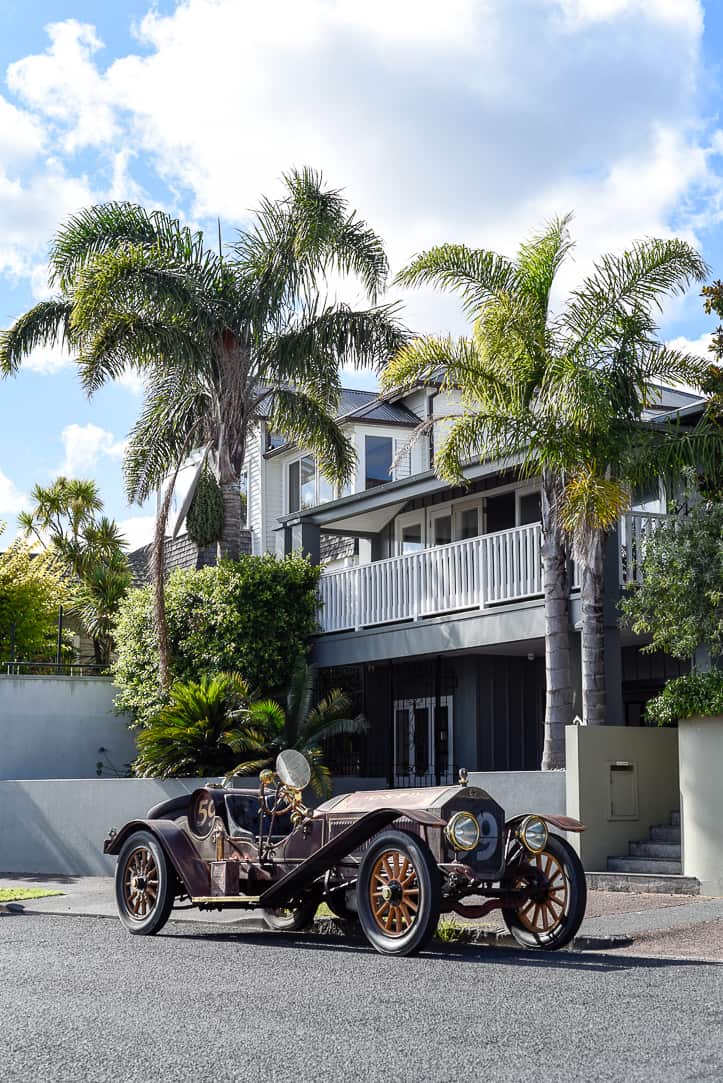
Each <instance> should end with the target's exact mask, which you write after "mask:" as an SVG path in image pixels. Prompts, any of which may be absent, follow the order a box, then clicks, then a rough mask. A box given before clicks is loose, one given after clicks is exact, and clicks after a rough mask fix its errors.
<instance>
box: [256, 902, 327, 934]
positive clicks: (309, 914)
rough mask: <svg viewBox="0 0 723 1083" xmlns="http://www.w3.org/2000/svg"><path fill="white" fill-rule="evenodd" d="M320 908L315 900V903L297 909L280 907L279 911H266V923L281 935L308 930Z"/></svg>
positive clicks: (303, 904)
mask: <svg viewBox="0 0 723 1083" xmlns="http://www.w3.org/2000/svg"><path fill="white" fill-rule="evenodd" d="M318 906H319V903H318V901H317V900H316V899H315V900H314V901H313V902H305V903H302V904H301V906H297V907H296V909H293V908H291V907H288V908H287V907H279V909H277V910H264V911H263V915H264V921H265V922H266V924H267V925H268V926H269V928H270V929H275V930H276V931H277V932H280V933H295V932H299V930H300V929H306V928H308V926H309V925H311V923H312V921H313V920H314V914H315V913H316V911H317V908H318Z"/></svg>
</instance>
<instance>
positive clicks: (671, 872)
mask: <svg viewBox="0 0 723 1083" xmlns="http://www.w3.org/2000/svg"><path fill="white" fill-rule="evenodd" d="M587 881H588V887H590V888H591V889H592V890H597V891H646V892H648V891H649V892H657V893H667V894H671V895H698V894H699V892H700V883H699V882H698V880H696V879H695V877H692V876H683V865H682V860H681V852H680V812H673V813H672V814H671V817H670V823H669V824H659V825H657V826H655V827H651V828H650V832H649V835H648V838H647V840H646V841H645V842H631V843H630V844H629V845H628V854H627V856H626V857H609V858H608V860H607V872H592V873H588V875H587Z"/></svg>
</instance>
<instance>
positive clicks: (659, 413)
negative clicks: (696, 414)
mask: <svg viewBox="0 0 723 1083" xmlns="http://www.w3.org/2000/svg"><path fill="white" fill-rule="evenodd" d="M705 403H706V399H705V397H704V396H702V395H696V394H695V392H693V391H681V390H680V389H679V388H677V387H665V386H661V387H659V388H656V389H655V392H654V394H653V399H652V402H651V404H650V406H649V407H648V408H647V409H646V410H644V411H643V418H644V419H645V420H646V421H650V420H652V419H653V418H664V417H666V416H667V415H669V414H672V413H675V412H676V411H678V410H690V409H691V408H695V407H698V406H699V407H700V409H701V410H702V409H703V407H704V406H705Z"/></svg>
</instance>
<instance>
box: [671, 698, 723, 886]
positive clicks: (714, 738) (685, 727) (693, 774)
mask: <svg viewBox="0 0 723 1083" xmlns="http://www.w3.org/2000/svg"><path fill="white" fill-rule="evenodd" d="M678 741H679V750H680V796H681V809H680V814H681V827H682V833H681V834H682V839H683V873H684V874H685V876H697V878H698V879H699V880H700V890H701V893H702V894H703V895H723V779H722V775H723V715H717V716H716V717H714V718H687V719H685V720H684V721H683V722H680V723H679V725H678Z"/></svg>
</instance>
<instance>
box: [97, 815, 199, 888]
mask: <svg viewBox="0 0 723 1083" xmlns="http://www.w3.org/2000/svg"><path fill="white" fill-rule="evenodd" d="M136 831H149V832H150V833H151V835H154V836H155V838H157V839H158V841H159V842H160V844H161V846H162V847H163V852H164V853H165V855H166V857H167V858H168V860H169V861H170V863H171V865H172V866H173V868H174V869H175V871H176V873H177V875H178V879H179V880H180V881H181V883H182V884H183V888H184V891H185V892H186V894H187V895H189V896H190V897H191V898H194V897H196V896H204V895H208V894H209V892H210V877H209V871H208V866H207V864H206V863H205V862H204V861H201V859H200V858H199V857H198V855H197V853H196V851H195V849H194V847H193V845H192V843H191V840H190V839H189V838H188V836H187V835H186V833H185V832H184V831H183V830H182V828H180V827H179V826H178V824H177V823H174V821H173V820H131V821H130V823H127V824H125V826H124V827H122V828H121V829H120V831H118V832H117V833H116V834H115V835H112V836H110V837H109V838H107V839H106V840H105V843H104V844H103V852H104V853H106V854H118V853H120V850H121V847H122V846H123V843H124V842H125V841H126V839H127V838H130V836H131V835H132V834H133V833H134V832H136Z"/></svg>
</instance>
